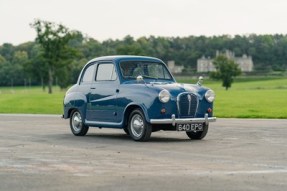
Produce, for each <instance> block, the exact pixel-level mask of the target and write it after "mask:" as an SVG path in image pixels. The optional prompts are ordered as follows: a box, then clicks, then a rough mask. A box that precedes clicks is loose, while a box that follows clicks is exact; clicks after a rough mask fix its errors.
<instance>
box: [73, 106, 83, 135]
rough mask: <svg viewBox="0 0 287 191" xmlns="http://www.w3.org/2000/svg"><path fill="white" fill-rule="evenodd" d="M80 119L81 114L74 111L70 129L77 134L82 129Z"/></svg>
mask: <svg viewBox="0 0 287 191" xmlns="http://www.w3.org/2000/svg"><path fill="white" fill-rule="evenodd" d="M82 125H83V124H82V117H81V114H80V113H79V112H78V111H76V112H75V113H74V114H73V117H72V128H73V130H74V131H76V132H79V131H81V129H82Z"/></svg>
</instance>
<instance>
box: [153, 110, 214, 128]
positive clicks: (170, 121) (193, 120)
mask: <svg viewBox="0 0 287 191" xmlns="http://www.w3.org/2000/svg"><path fill="white" fill-rule="evenodd" d="M215 121H216V117H208V114H207V113H206V114H205V115H204V118H175V115H174V114H172V115H171V119H151V120H150V123H151V124H172V125H173V126H175V124H177V123H179V124H187V123H205V124H206V125H208V124H209V122H215Z"/></svg>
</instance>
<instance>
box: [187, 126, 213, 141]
mask: <svg viewBox="0 0 287 191" xmlns="http://www.w3.org/2000/svg"><path fill="white" fill-rule="evenodd" d="M207 132H208V125H204V126H203V131H197V132H193V131H188V132H186V134H187V136H188V137H189V138H190V139H197V140H200V139H203V138H204V137H205V136H206V134H207Z"/></svg>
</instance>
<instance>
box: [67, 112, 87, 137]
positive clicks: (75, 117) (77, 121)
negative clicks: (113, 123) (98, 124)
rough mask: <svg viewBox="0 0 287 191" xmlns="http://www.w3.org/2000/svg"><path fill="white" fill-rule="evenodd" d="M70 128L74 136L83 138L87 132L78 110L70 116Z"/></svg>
mask: <svg viewBox="0 0 287 191" xmlns="http://www.w3.org/2000/svg"><path fill="white" fill-rule="evenodd" d="M70 128H71V131H72V133H73V134H74V135H75V136H85V135H86V134H87V132H88V130H89V126H87V125H85V124H84V123H83V120H82V115H81V112H79V111H78V110H74V111H73V112H72V114H71V117H70Z"/></svg>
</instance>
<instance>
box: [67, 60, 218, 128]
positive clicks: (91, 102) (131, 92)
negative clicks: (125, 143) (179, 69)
mask: <svg viewBox="0 0 287 191" xmlns="http://www.w3.org/2000/svg"><path fill="white" fill-rule="evenodd" d="M130 60H131V61H135V60H136V61H149V62H160V63H163V62H162V61H161V60H159V59H156V58H151V57H143V56H108V57H99V58H96V59H93V60H91V61H89V62H88V63H87V64H86V66H85V67H84V68H83V70H82V72H81V74H80V75H79V78H78V81H77V84H75V85H74V86H72V87H71V88H70V89H69V90H68V91H67V93H66V96H65V98H64V118H69V117H70V115H69V114H70V112H71V111H72V110H74V109H77V110H79V111H80V112H81V113H82V116H83V118H84V121H85V123H86V124H87V125H89V126H97V127H113V128H123V127H124V126H125V125H126V124H125V121H126V118H125V117H127V115H125V114H126V112H127V111H128V110H129V107H135V106H136V107H139V108H141V109H142V111H143V112H144V114H145V117H146V120H147V122H150V119H165V118H171V115H172V114H175V116H176V118H177V117H178V111H177V102H176V98H177V96H178V94H180V93H183V92H192V93H194V94H195V95H196V96H197V97H198V99H199V106H198V109H197V112H196V116H195V117H197V118H198V117H204V114H205V113H207V110H208V108H211V109H213V104H212V103H209V102H207V101H206V99H205V98H204V94H205V92H206V91H207V90H208V88H205V87H202V86H198V85H191V84H178V83H176V81H175V80H174V78H173V77H172V79H170V80H154V79H144V82H137V81H136V80H133V79H132V80H131V79H125V78H123V76H122V75H121V72H120V67H119V63H120V62H121V61H130ZM100 62H109V63H113V64H114V66H115V68H116V73H117V75H118V77H117V79H116V80H115V81H95V82H92V83H81V78H82V75H83V71H84V70H85V69H86V67H87V66H88V65H90V64H91V63H94V64H97V63H100ZM171 76H172V75H171ZM163 89H166V90H168V91H169V92H170V94H171V99H170V101H169V102H167V103H162V102H160V100H159V98H158V94H159V92H160V91H161V90H163ZM162 108H165V109H166V113H165V114H161V109H162ZM209 117H212V113H209Z"/></svg>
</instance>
